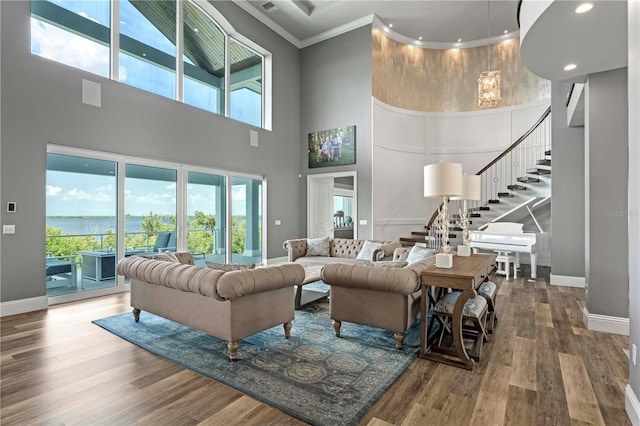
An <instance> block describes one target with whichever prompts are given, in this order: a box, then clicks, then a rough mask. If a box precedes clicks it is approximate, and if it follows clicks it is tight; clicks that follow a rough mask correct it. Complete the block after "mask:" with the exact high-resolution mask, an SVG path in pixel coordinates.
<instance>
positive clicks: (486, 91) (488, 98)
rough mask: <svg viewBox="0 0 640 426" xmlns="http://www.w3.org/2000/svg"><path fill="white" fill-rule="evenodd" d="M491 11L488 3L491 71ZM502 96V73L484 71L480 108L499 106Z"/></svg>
mask: <svg viewBox="0 0 640 426" xmlns="http://www.w3.org/2000/svg"><path fill="white" fill-rule="evenodd" d="M490 38H491V11H490V7H489V1H487V68H488V69H491V46H490V43H489V39H490ZM501 100H502V96H501V94H500V71H484V72H482V73H480V77H478V106H479V107H480V108H492V107H495V106H498V104H499V103H500V101H501Z"/></svg>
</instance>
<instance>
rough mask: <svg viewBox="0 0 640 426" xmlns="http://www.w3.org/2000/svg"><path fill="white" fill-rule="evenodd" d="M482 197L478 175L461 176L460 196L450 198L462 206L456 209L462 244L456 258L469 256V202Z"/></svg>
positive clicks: (480, 181)
mask: <svg viewBox="0 0 640 426" xmlns="http://www.w3.org/2000/svg"><path fill="white" fill-rule="evenodd" d="M481 196H482V180H481V178H480V176H479V175H464V176H462V195H461V196H459V197H451V199H452V200H462V206H461V207H458V211H459V214H460V220H459V221H458V224H459V226H460V228H461V229H462V244H461V245H459V246H458V248H457V254H458V256H471V246H470V245H471V241H470V240H469V206H468V204H467V203H468V202H469V201H478V200H480V198H481Z"/></svg>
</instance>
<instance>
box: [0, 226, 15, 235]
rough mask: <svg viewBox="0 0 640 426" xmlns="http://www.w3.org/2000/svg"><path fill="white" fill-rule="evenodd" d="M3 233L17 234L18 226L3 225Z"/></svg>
mask: <svg viewBox="0 0 640 426" xmlns="http://www.w3.org/2000/svg"><path fill="white" fill-rule="evenodd" d="M2 233H3V234H15V233H16V226H15V225H2Z"/></svg>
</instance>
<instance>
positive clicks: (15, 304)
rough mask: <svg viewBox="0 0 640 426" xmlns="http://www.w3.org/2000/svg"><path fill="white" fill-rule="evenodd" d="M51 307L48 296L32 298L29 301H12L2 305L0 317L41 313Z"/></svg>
mask: <svg viewBox="0 0 640 426" xmlns="http://www.w3.org/2000/svg"><path fill="white" fill-rule="evenodd" d="M48 307H49V299H48V298H47V296H40V297H31V298H29V299H19V300H10V301H8V302H2V303H0V317H7V316H9V315H18V314H24V313H25V312H33V311H40V310H42V309H47V308H48Z"/></svg>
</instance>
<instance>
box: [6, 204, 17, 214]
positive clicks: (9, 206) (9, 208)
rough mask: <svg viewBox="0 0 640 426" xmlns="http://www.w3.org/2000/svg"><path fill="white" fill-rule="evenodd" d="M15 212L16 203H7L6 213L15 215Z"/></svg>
mask: <svg viewBox="0 0 640 426" xmlns="http://www.w3.org/2000/svg"><path fill="white" fill-rule="evenodd" d="M15 211H16V203H15V202H14V201H8V202H7V212H9V213H15Z"/></svg>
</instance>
